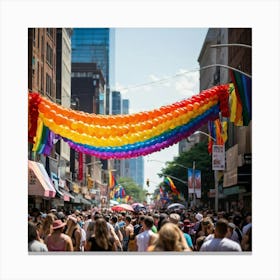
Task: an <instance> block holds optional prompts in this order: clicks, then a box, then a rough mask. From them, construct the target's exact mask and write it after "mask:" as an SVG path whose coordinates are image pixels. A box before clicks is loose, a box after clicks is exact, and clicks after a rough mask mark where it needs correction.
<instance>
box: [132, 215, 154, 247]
mask: <svg viewBox="0 0 280 280" xmlns="http://www.w3.org/2000/svg"><path fill="white" fill-rule="evenodd" d="M153 225H154V219H153V217H151V216H145V218H144V221H143V232H141V233H139V234H138V235H136V237H135V238H136V246H137V251H138V252H145V251H147V249H148V247H149V246H150V245H151V244H153V243H154V242H155V240H156V238H157V236H156V234H155V233H154V232H153V231H152V230H151V229H152V227H153Z"/></svg>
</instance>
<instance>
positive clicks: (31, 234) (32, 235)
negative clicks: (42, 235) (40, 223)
mask: <svg viewBox="0 0 280 280" xmlns="http://www.w3.org/2000/svg"><path fill="white" fill-rule="evenodd" d="M37 239H38V232H37V229H36V225H35V224H34V223H33V222H28V243H29V242H31V241H33V240H37Z"/></svg>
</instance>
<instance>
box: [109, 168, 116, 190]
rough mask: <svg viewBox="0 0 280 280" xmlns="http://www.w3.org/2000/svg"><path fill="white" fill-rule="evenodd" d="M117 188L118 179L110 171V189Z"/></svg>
mask: <svg viewBox="0 0 280 280" xmlns="http://www.w3.org/2000/svg"><path fill="white" fill-rule="evenodd" d="M114 186H116V179H115V176H114V175H113V172H112V171H109V188H110V189H113V188H114Z"/></svg>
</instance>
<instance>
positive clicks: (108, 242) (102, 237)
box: [85, 218, 117, 251]
mask: <svg viewBox="0 0 280 280" xmlns="http://www.w3.org/2000/svg"><path fill="white" fill-rule="evenodd" d="M85 249H86V251H116V250H117V245H116V243H115V239H114V237H113V236H112V235H111V234H110V231H109V229H108V226H107V222H106V220H105V219H104V218H99V219H97V220H96V221H95V225H94V234H93V235H92V236H91V237H90V238H89V239H88V240H87V241H86V247H85Z"/></svg>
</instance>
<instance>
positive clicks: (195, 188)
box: [188, 168, 201, 198]
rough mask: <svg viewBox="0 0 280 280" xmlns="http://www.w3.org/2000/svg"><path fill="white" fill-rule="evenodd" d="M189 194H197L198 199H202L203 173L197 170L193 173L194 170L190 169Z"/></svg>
mask: <svg viewBox="0 0 280 280" xmlns="http://www.w3.org/2000/svg"><path fill="white" fill-rule="evenodd" d="M188 192H189V194H192V193H194V192H195V195H196V197H197V198H201V171H200V170H197V169H195V170H194V173H193V169H192V168H188Z"/></svg>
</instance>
